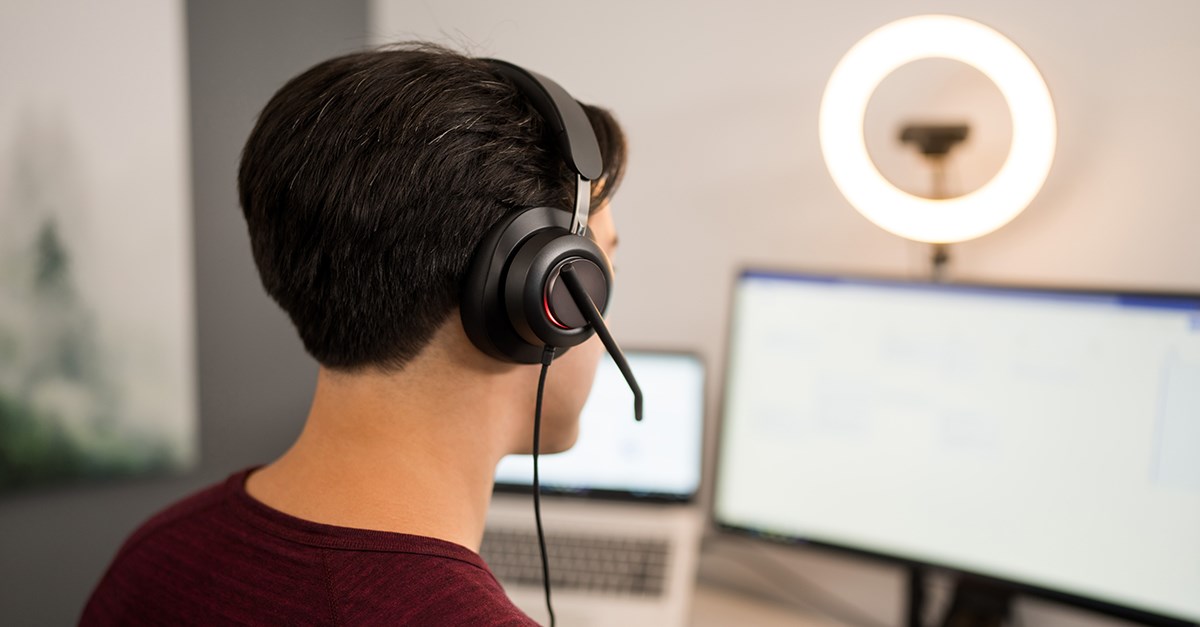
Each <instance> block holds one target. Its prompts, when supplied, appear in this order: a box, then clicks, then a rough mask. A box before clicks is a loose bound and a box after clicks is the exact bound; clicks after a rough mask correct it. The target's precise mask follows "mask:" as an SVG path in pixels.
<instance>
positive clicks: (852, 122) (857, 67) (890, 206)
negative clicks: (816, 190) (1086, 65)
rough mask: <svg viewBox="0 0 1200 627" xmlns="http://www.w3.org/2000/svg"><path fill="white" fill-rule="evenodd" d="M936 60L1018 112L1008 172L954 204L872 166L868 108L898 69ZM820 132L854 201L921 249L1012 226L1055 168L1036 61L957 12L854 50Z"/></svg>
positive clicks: (1050, 122) (833, 83) (1048, 107)
mask: <svg viewBox="0 0 1200 627" xmlns="http://www.w3.org/2000/svg"><path fill="white" fill-rule="evenodd" d="M928 58H946V59H953V60H955V61H960V62H962V63H966V64H967V65H970V66H972V67H974V68H975V69H977V70H979V71H980V72H982V73H983V74H984V75H985V76H987V77H988V78H989V79H991V81H992V82H993V83H995V84H996V87H997V88H998V89H999V90H1000V93H1001V94H1002V95H1003V96H1004V100H1005V101H1006V102H1007V103H1008V110H1009V112H1010V114H1011V115H1012V146H1011V148H1010V149H1009V152H1008V158H1007V159H1006V160H1005V161H1004V165H1003V166H1001V167H1000V171H999V172H997V173H996V175H995V176H994V177H992V179H991V180H990V181H988V182H987V183H986V184H984V185H983V187H980V188H979V189H977V190H975V191H973V192H971V193H969V194H966V195H964V196H959V197H956V198H949V199H937V200H935V199H929V198H922V197H920V196H915V195H913V194H909V193H908V192H905V191H903V190H901V189H899V188H897V187H896V186H894V185H892V183H891V182H889V181H888V180H887V179H886V178H884V176H883V175H882V174H880V172H879V170H878V169H877V168H876V167H875V164H874V163H873V162H872V161H871V157H870V154H869V153H868V152H867V144H866V140H865V138H864V136H863V118H864V116H865V115H866V112H867V104H868V103H869V102H870V100H871V96H872V95H873V94H874V93H875V89H876V88H877V87H878V86H879V83H880V82H881V81H883V79H884V78H886V77H887V76H888V75H889V74H891V73H892V72H893V71H895V70H896V69H897V68H899V67H900V66H902V65H905V64H907V63H911V62H913V61H917V60H920V59H928ZM820 127H821V128H820V136H821V151H822V152H823V153H824V156H825V163H826V165H827V166H828V167H829V173H830V175H831V176H832V177H833V181H834V183H835V184H836V185H837V187H838V189H839V190H841V192H842V194H843V195H844V196H845V197H846V199H847V200H849V201H850V204H851V205H853V206H854V208H855V209H857V210H858V211H859V212H860V213H862V214H863V215H864V216H866V217H867V218H868V219H869V220H871V221H872V222H874V223H875V224H877V225H878V226H880V227H881V228H883V229H885V230H887V231H890V232H892V233H895V234H896V235H900V236H901V237H906V238H908V239H913V240H918V241H923V242H933V243H951V242H961V241H964V240H969V239H974V238H976V237H979V236H981V235H986V234H988V233H990V232H992V231H994V230H996V229H998V228H1000V227H1001V226H1004V225H1005V224H1007V223H1008V222H1009V221H1011V220H1012V219H1013V218H1015V217H1016V216H1017V215H1018V214H1020V213H1021V212H1022V211H1024V210H1025V207H1027V206H1028V205H1029V203H1030V202H1031V201H1032V200H1033V198H1034V197H1035V196H1037V194H1038V191H1040V190H1041V188H1042V184H1043V183H1044V182H1045V180H1046V175H1047V174H1049V172H1050V165H1051V164H1052V163H1053V161H1054V147H1055V141H1056V137H1055V135H1056V122H1055V117H1054V103H1053V101H1051V99H1050V91H1049V90H1048V89H1047V88H1046V82H1045V81H1044V80H1042V75H1041V74H1040V73H1039V72H1038V70H1037V68H1036V67H1035V66H1034V64H1033V62H1032V61H1030V60H1029V57H1027V56H1026V55H1025V53H1024V52H1022V51H1021V49H1020V48H1018V47H1017V46H1016V44H1014V43H1013V42H1011V41H1009V40H1008V39H1007V38H1006V37H1004V36H1003V35H1001V34H1000V33H998V32H996V31H995V30H992V29H991V28H988V27H987V26H984V25H982V24H979V23H978V22H973V21H971V20H968V19H964V18H961V17H954V16H949V15H922V16H917V17H911V18H906V19H902V20H899V21H896V22H892V23H891V24H888V25H886V26H883V27H882V28H880V29H878V30H876V31H874V32H872V33H871V34H869V35H867V36H866V37H864V38H863V39H862V40H861V41H859V42H858V43H857V44H855V45H854V47H853V48H851V49H850V51H849V52H847V53H846V56H844V57H843V58H842V60H841V61H840V62H839V63H838V65H837V67H836V68H835V69H834V71H833V75H832V76H831V77H830V79H829V84H828V85H827V86H826V88H825V95H824V97H823V98H822V100H821V114H820Z"/></svg>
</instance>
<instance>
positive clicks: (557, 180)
mask: <svg viewBox="0 0 1200 627" xmlns="http://www.w3.org/2000/svg"><path fill="white" fill-rule="evenodd" d="M584 110H585V111H586V112H587V115H588V118H589V119H590V121H591V123H592V127H593V128H594V129H595V131H596V136H597V140H598V141H599V144H600V152H601V154H602V155H603V158H604V173H603V175H602V176H601V177H599V178H598V179H597V180H596V181H593V183H592V205H593V207H595V208H603V207H604V206H605V203H606V201H607V200H608V198H609V197H610V196H611V195H612V193H613V192H614V191H615V189H616V187H617V185H618V184H619V182H620V180H621V175H622V173H623V170H624V165H625V140H624V136H623V134H622V132H621V129H620V127H619V126H618V125H617V123H616V121H615V120H614V119H613V117H612V115H611V114H609V113H608V112H607V111H605V110H603V109H599V108H597V107H592V106H589V105H584ZM574 181H575V176H574V173H573V172H572V171H571V170H570V169H569V168H568V166H566V165H565V163H564V161H563V158H562V156H561V155H560V154H559V153H558V149H557V146H556V144H555V143H554V142H553V140H552V139H551V138H550V136H549V134H548V131H547V128H546V124H545V123H544V121H543V119H542V118H541V116H540V114H538V113H537V112H536V111H534V109H533V108H532V107H531V105H530V104H529V102H527V100H526V98H524V97H523V96H522V95H521V94H520V93H519V92H518V91H517V89H516V87H515V86H514V85H513V84H512V83H510V82H509V81H508V80H507V79H505V78H502V77H501V76H500V75H498V74H497V73H496V72H494V71H493V70H492V69H491V66H490V65H489V64H488V62H486V61H484V60H482V59H474V58H470V57H467V56H464V55H462V54H459V53H457V52H453V51H451V50H448V49H445V48H442V47H439V46H435V45H431V44H419V43H418V44H401V45H398V46H390V47H386V48H380V49H375V50H369V51H365V52H358V53H354V54H349V55H345V56H341V57H337V58H334V59H330V60H328V61H325V62H323V63H320V64H318V65H316V66H314V67H313V68H311V69H309V70H308V71H306V72H304V73H303V74H300V75H299V76H297V77H296V78H294V79H292V80H291V81H289V82H288V83H287V84H286V85H284V86H283V88H281V89H280V90H279V91H278V92H276V94H275V95H274V97H272V98H271V100H270V102H268V103H267V106H266V107H265V108H264V109H263V111H262V114H261V115H260V116H259V119H258V123H257V124H256V125H255V127H254V130H253V131H252V132H251V133H250V138H249V139H248V140H247V142H246V147H245V149H244V150H243V152H242V161H241V167H240V169H239V171H238V191H239V195H240V199H241V205H242V210H243V212H244V214H245V217H246V224H247V227H248V229H249V233H250V243H251V247H252V249H253V252H254V261H255V263H256V264H257V265H258V271H259V275H260V277H261V278H262V282H263V287H265V288H266V291H267V293H268V294H270V295H271V297H272V298H274V299H275V301H276V302H277V303H279V305H280V307H282V308H283V310H284V311H286V312H287V314H288V316H289V317H291V320H292V322H293V324H295V325H296V329H297V331H298V332H299V334H300V338H301V340H302V341H303V342H304V347H305V349H306V350H307V351H308V353H309V354H311V355H312V356H313V357H314V358H316V360H317V361H318V362H320V363H321V364H322V365H324V366H326V367H328V368H332V369H336V370H359V369H363V368H377V369H383V370H385V371H391V370H397V369H401V368H403V366H404V365H405V364H406V363H407V362H408V361H409V360H411V359H412V358H413V357H414V356H415V355H417V353H419V352H420V351H421V350H422V349H423V348H424V347H425V346H426V345H427V344H428V343H429V341H430V339H431V338H432V337H433V334H434V332H435V331H436V330H437V328H438V327H439V326H440V325H441V324H442V323H443V322H444V321H445V320H446V319H447V317H448V316H449V315H451V314H452V313H455V314H456V312H457V307H458V304H459V291H460V289H461V285H462V283H463V279H464V276H465V275H466V271H467V266H468V264H469V262H470V258H471V255H472V253H473V252H474V250H475V247H476V246H477V245H478V244H479V242H480V241H481V240H482V239H483V237H484V235H485V234H486V232H487V231H488V230H489V229H490V228H491V227H492V226H493V225H495V224H496V223H497V222H499V221H500V220H501V219H502V218H503V217H504V216H505V215H506V214H509V213H510V212H513V211H517V210H519V209H521V208H526V207H543V206H550V207H562V208H565V209H569V208H571V207H573V197H574V193H575V183H574Z"/></svg>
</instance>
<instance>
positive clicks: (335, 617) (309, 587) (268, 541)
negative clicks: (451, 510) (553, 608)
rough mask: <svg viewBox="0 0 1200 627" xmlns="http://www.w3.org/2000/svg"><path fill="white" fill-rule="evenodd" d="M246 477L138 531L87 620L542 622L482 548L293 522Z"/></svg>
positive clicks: (186, 501) (209, 491)
mask: <svg viewBox="0 0 1200 627" xmlns="http://www.w3.org/2000/svg"><path fill="white" fill-rule="evenodd" d="M249 473H250V470H243V471H242V472H239V473H237V474H235V475H233V476H232V477H230V478H229V479H228V480H226V481H225V482H224V483H220V484H217V485H214V486H212V487H210V488H207V489H205V490H203V491H201V492H199V493H197V494H195V495H193V496H191V497H188V498H187V499H184V500H183V501H180V502H179V503H176V504H175V505H173V506H171V507H170V508H168V509H166V510H165V511H163V512H161V513H159V514H158V515H156V516H154V517H153V518H151V519H150V520H149V521H147V522H146V523H145V524H144V525H142V527H141V528H140V529H138V530H137V531H135V532H134V534H133V535H132V536H130V537H129V539H128V540H126V541H125V545H124V546H122V547H121V550H120V551H119V552H118V553H117V556H116V558H114V559H113V563H112V565H111V566H109V568H108V572H107V573H105V575H104V578H103V579H101V581H100V584H99V585H98V586H97V587H96V589H95V591H93V592H92V597H91V599H90V600H88V604H87V607H86V608H84V611H83V618H82V619H81V622H80V624H81V625H185V624H189V625H190V624H196V625H229V624H239V625H534V624H536V623H534V622H533V620H532V619H530V618H529V617H528V616H526V615H525V614H524V613H522V612H521V610H519V609H517V607H516V606H514V605H513V604H512V602H511V601H509V599H508V597H507V596H506V595H505V594H504V590H503V589H502V588H501V587H500V584H499V583H498V582H497V581H496V578H495V577H494V576H493V575H492V573H491V571H490V570H488V567H487V565H486V564H484V562H483V560H482V559H481V558H480V557H479V555H478V554H476V553H474V552H473V551H471V550H469V549H467V548H465V547H462V546H459V545H457V544H452V543H450V542H446V541H443V540H437V539H434V538H426V537H423V536H413V535H407V534H402V533H389V532H385V531H368V530H364V529H351V528H348V527H335V526H331V525H322V524H318V523H314V522H309V521H306V520H302V519H299V518H296V517H294V516H289V515H287V514H284V513H282V512H279V511H277V510H274V509H271V508H270V507H267V506H266V505H264V504H262V503H260V502H258V501H256V500H254V499H253V498H252V497H251V496H250V495H249V494H247V493H246V488H245V481H246V476H247V475H248V474H249Z"/></svg>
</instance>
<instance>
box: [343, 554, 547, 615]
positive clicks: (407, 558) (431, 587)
mask: <svg viewBox="0 0 1200 627" xmlns="http://www.w3.org/2000/svg"><path fill="white" fill-rule="evenodd" d="M414 538H415V537H414ZM417 540H418V545H417V546H418V547H420V548H419V549H418V550H414V551H412V552H408V551H403V550H402V551H396V552H388V553H380V552H377V551H365V552H358V551H329V552H327V553H326V554H325V556H326V557H325V560H326V568H327V573H328V576H329V587H330V592H331V594H332V596H333V598H334V599H336V604H337V606H336V610H337V615H338V617H339V619H340V621H339V622H342V623H345V624H386V623H388V622H389V621H395V620H397V619H398V620H399V621H400V622H401V623H403V624H456V625H534V624H536V623H534V622H533V621H532V620H531V619H530V618H529V617H528V616H526V615H525V613H524V612H522V611H521V610H520V609H519V608H517V606H515V605H513V603H512V601H511V600H509V598H508V595H507V594H506V593H505V591H504V588H503V587H501V585H500V583H499V582H498V581H496V578H495V577H494V576H493V575H492V573H491V571H490V570H489V569H488V568H487V566H486V565H484V564H483V562H482V560H480V559H479V557H478V556H477V555H476V554H474V553H472V552H471V551H469V550H468V549H466V548H463V547H458V546H457V545H454V546H453V547H447V548H437V550H427V549H426V547H425V545H427V544H428V545H436V544H443V545H448V544H449V543H445V542H444V541H441V540H436V539H433V538H419V539H417ZM456 552H461V553H462V555H456Z"/></svg>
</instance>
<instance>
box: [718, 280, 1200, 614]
mask: <svg viewBox="0 0 1200 627" xmlns="http://www.w3.org/2000/svg"><path fill="white" fill-rule="evenodd" d="M747 276H760V277H768V278H770V277H775V278H779V279H793V280H801V281H813V282H821V281H824V282H842V283H858V284H877V285H879V284H883V285H889V284H890V285H897V286H904V287H929V288H933V289H936V288H950V289H953V288H966V289H972V288H974V289H981V290H989V291H1007V292H1022V293H1027V294H1037V293H1046V294H1069V295H1078V296H1116V297H1132V298H1162V299H1167V300H1170V299H1179V300H1183V299H1190V300H1200V293H1190V292H1182V291H1180V292H1175V291H1165V290H1164V291H1156V290H1145V289H1104V288H1098V287H1058V286H1053V285H1033V284H1015V283H998V282H997V283H990V282H982V281H953V282H951V281H943V282H935V281H931V280H924V279H913V278H911V277H902V276H888V275H869V274H858V273H838V274H832V273H828V272H807V271H804V270H796V269H787V268H771V267H761V266H746V267H742V268H740V269H739V270H738V272H737V273H736V274H735V275H734V278H733V281H732V282H731V284H730V286H729V299H728V300H727V302H728V309H727V315H726V329H725V331H726V332H725V338H724V346H723V350H724V353H723V354H724V356H725V360H724V363H723V364H722V372H721V387H720V389H719V390H718V399H717V407H716V411H717V412H719V414H718V416H719V417H718V419H717V420H716V425H715V431H716V433H715V437H714V446H713V451H712V458H713V471H712V498H710V499H709V507H708V512H707V514H708V520H709V524H710V525H711V526H712V528H714V529H716V530H717V532H718V533H722V534H729V535H736V536H741V537H747V538H752V539H755V540H760V541H763V542H767V543H770V544H775V545H780V546H786V547H791V548H815V549H818V550H820V551H823V552H827V553H833V554H841V555H853V556H857V557H865V558H868V559H873V560H876V561H881V562H885V563H888V564H892V565H900V566H904V567H907V568H916V569H931V570H937V571H940V572H944V573H947V574H950V575H953V576H955V577H956V578H957V577H965V578H971V579H975V580H980V581H984V582H988V583H992V584H996V585H1000V586H1005V587H1008V588H1011V589H1012V590H1014V591H1015V592H1018V593H1020V594H1025V595H1029V596H1033V597H1037V598H1040V599H1046V600H1050V601H1055V602H1059V603H1063V604H1067V605H1071V606H1073V607H1077V608H1081V609H1086V610H1091V611H1095V612H1099V613H1102V614H1105V615H1107V616H1113V617H1116V618H1121V619H1125V620H1132V621H1136V622H1140V623H1144V624H1147V625H1157V626H1162V627H1200V622H1197V621H1192V620H1190V619H1185V618H1180V617H1178V616H1171V615H1168V614H1162V613H1158V612H1155V611H1152V610H1148V609H1143V608H1138V607H1133V606H1128V605H1121V604H1119V603H1116V602H1113V601H1108V600H1102V599H1097V598H1095V597H1087V596H1082V595H1079V594H1075V593H1072V592H1067V591H1063V590H1058V589H1054V588H1048V587H1042V586H1038V585H1036V584H1030V583H1027V582H1022V581H1018V580H1014V579H1006V578H1003V577H999V576H996V575H994V574H990V573H986V572H981V571H975V570H971V569H970V568H965V567H961V566H955V565H953V564H948V563H941V562H937V561H932V560H922V559H917V558H915V557H911V556H907V555H904V554H901V553H888V552H882V551H875V550H871V549H865V548H862V547H857V546H854V545H851V544H842V543H839V542H836V541H829V540H827V539H822V538H821V537H820V536H819V535H804V536H791V535H787V534H778V533H774V532H769V531H766V530H762V529H754V528H751V527H744V526H741V525H737V524H731V523H728V522H725V521H723V520H721V519H720V518H719V516H718V514H717V502H718V499H719V496H718V492H719V490H718V487H719V485H720V482H719V481H718V477H719V476H720V474H721V464H722V457H723V455H722V446H721V442H722V439H723V436H724V434H725V425H726V414H727V412H728V406H727V401H728V395H729V381H730V376H731V370H730V367H729V357H730V354H731V353H730V351H731V349H732V348H733V330H734V324H735V323H736V319H735V315H736V310H737V289H738V287H739V286H740V285H741V283H742V281H743V280H744V279H745V278H746V277H747Z"/></svg>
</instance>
